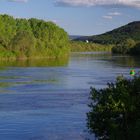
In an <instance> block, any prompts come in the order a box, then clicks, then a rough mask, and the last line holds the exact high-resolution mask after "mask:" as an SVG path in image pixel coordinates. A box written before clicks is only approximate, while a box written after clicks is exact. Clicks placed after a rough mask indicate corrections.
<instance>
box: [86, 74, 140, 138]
mask: <svg viewBox="0 0 140 140" xmlns="http://www.w3.org/2000/svg"><path fill="white" fill-rule="evenodd" d="M90 99H91V104H90V105H89V107H90V109H91V110H90V112H89V113H88V114H87V117H88V121H87V122H88V123H87V124H88V128H89V130H90V132H93V133H95V135H96V137H97V138H98V139H99V140H132V139H134V140H139V138H140V111H139V110H140V75H138V76H135V77H134V78H133V79H126V78H124V77H118V78H117V81H116V83H115V84H114V83H109V84H108V87H107V88H105V89H100V90H97V89H95V88H91V97H90Z"/></svg>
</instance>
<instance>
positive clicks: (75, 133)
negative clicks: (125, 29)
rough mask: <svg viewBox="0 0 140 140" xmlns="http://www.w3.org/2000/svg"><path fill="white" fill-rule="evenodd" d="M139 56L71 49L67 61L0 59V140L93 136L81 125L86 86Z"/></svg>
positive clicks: (139, 65)
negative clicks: (8, 60)
mask: <svg viewBox="0 0 140 140" xmlns="http://www.w3.org/2000/svg"><path fill="white" fill-rule="evenodd" d="M130 68H135V70H136V71H137V72H138V71H139V70H140V58H137V57H131V56H120V55H112V54H110V53H106V52H104V53H101V52H96V53H90V52H87V53H72V54H71V56H70V58H69V60H63V61H61V60H58V61H56V60H35V61H18V62H0V140H87V139H91V140H94V136H91V135H89V134H88V131H87V128H86V112H88V110H89V108H88V106H87V104H88V103H89V100H88V97H89V91H90V87H91V86H93V87H96V88H102V87H105V85H106V83H107V82H111V81H114V80H115V78H116V76H118V75H121V74H123V75H124V76H126V77H129V78H131V77H130V76H129V71H130Z"/></svg>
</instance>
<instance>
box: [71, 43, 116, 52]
mask: <svg viewBox="0 0 140 140" xmlns="http://www.w3.org/2000/svg"><path fill="white" fill-rule="evenodd" d="M112 47H113V46H112V45H103V44H98V43H92V42H89V43H86V42H82V41H71V43H70V49H71V51H72V52H85V51H89V52H90V51H108V52H111V50H112Z"/></svg>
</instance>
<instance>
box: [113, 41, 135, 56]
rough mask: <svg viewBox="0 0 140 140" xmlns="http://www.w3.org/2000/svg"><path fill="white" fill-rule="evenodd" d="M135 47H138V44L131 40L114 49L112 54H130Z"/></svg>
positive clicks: (120, 43)
mask: <svg viewBox="0 0 140 140" xmlns="http://www.w3.org/2000/svg"><path fill="white" fill-rule="evenodd" d="M135 45H136V42H135V41H134V40H133V39H131V38H129V39H126V40H123V41H121V42H119V43H118V44H117V45H115V46H114V47H113V48H112V52H113V53H120V54H127V53H130V50H131V48H133V47H134V46H135Z"/></svg>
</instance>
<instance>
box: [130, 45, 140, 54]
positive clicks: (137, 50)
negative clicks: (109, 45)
mask: <svg viewBox="0 0 140 140" xmlns="http://www.w3.org/2000/svg"><path fill="white" fill-rule="evenodd" d="M130 54H132V55H140V42H139V43H137V44H136V45H135V46H134V47H133V48H131V50H130Z"/></svg>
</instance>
